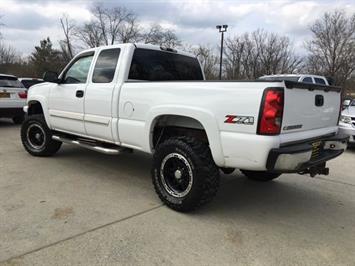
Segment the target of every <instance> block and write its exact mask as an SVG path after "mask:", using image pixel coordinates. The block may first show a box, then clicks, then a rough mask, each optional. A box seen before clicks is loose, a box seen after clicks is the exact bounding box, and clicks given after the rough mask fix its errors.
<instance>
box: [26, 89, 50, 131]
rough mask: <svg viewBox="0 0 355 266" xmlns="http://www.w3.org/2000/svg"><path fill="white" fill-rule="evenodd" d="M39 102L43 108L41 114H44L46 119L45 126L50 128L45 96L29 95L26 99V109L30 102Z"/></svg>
mask: <svg viewBox="0 0 355 266" xmlns="http://www.w3.org/2000/svg"><path fill="white" fill-rule="evenodd" d="M36 102H37V103H39V104H40V105H41V106H42V110H43V115H44V119H45V120H46V123H47V126H48V127H49V128H51V125H50V122H49V121H50V119H49V112H48V104H47V100H46V97H44V96H41V95H36V96H35V97H31V98H29V99H27V106H28V108H27V111H28V109H29V108H30V106H31V103H36Z"/></svg>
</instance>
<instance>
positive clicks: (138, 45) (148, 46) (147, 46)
mask: <svg viewBox="0 0 355 266" xmlns="http://www.w3.org/2000/svg"><path fill="white" fill-rule="evenodd" d="M122 46H126V47H132V46H135V47H136V48H141V49H149V50H158V51H165V52H174V53H177V54H180V55H185V56H189V57H195V58H196V55H194V54H192V53H188V52H185V51H182V50H177V49H170V48H168V47H162V46H159V45H153V44H146V43H122V44H113V45H105V46H99V47H95V48H91V49H87V50H84V51H82V52H80V53H79V54H81V53H85V52H89V51H97V50H101V49H102V48H108V47H110V48H122Z"/></svg>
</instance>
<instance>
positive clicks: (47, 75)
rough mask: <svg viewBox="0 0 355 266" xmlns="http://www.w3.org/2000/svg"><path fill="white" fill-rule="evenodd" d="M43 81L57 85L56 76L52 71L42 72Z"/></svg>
mask: <svg viewBox="0 0 355 266" xmlns="http://www.w3.org/2000/svg"><path fill="white" fill-rule="evenodd" d="M43 80H44V81H46V82H53V83H59V79H58V74H57V73H56V72H53V71H46V72H44V74H43Z"/></svg>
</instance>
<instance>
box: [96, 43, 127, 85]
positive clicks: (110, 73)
mask: <svg viewBox="0 0 355 266" xmlns="http://www.w3.org/2000/svg"><path fill="white" fill-rule="evenodd" d="M120 52H121V49H107V50H103V51H101V52H100V54H99V57H98V58H97V61H96V64H95V69H94V74H93V75H92V82H94V83H110V82H112V80H113V77H114V75H115V71H116V66H117V61H118V57H119V56H120Z"/></svg>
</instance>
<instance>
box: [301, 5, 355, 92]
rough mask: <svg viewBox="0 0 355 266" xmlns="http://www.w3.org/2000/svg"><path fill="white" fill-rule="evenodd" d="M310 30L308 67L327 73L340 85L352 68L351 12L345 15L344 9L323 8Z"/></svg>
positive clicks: (354, 34)
mask: <svg viewBox="0 0 355 266" xmlns="http://www.w3.org/2000/svg"><path fill="white" fill-rule="evenodd" d="M310 30H311V32H312V34H313V39H312V40H310V41H309V42H307V43H306V48H307V49H308V51H309V57H308V60H307V69H308V71H310V72H313V73H315V74H321V75H325V76H331V77H333V78H334V80H335V83H336V84H337V85H341V86H344V85H345V84H346V80H347V79H349V78H350V76H351V74H352V73H353V72H354V71H355V14H353V15H352V16H350V17H348V16H346V14H345V12H344V11H339V10H337V11H334V12H332V13H328V12H327V13H325V14H324V15H323V17H322V18H320V19H318V20H316V22H315V23H314V24H313V25H312V26H311V27H310Z"/></svg>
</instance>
